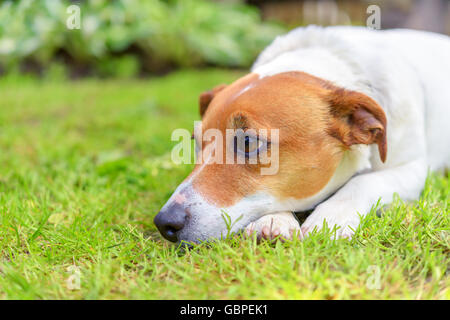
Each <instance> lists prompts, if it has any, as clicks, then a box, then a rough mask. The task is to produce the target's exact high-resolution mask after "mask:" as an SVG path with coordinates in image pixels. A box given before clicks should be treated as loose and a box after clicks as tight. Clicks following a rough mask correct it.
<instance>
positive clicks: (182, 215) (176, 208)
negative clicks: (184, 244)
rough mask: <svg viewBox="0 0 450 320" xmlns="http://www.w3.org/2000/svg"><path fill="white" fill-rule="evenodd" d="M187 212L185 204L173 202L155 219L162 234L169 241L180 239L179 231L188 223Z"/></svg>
mask: <svg viewBox="0 0 450 320" xmlns="http://www.w3.org/2000/svg"><path fill="white" fill-rule="evenodd" d="M186 218H187V214H186V211H185V209H184V208H183V206H181V205H180V204H178V203H176V202H175V203H173V204H171V205H170V206H168V207H167V208H166V209H164V210H161V211H160V212H159V213H158V214H157V215H156V217H155V219H154V220H153V222H154V223H155V225H156V227H157V228H158V230H159V232H161V234H162V236H163V237H164V238H166V239H167V240H169V241H172V242H177V241H178V231H180V230H181V229H183V227H184V225H185V224H186Z"/></svg>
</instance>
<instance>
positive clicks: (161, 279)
mask: <svg viewBox="0 0 450 320" xmlns="http://www.w3.org/2000/svg"><path fill="white" fill-rule="evenodd" d="M241 74H242V73H240V72H237V71H222V70H204V71H181V72H177V73H172V74H170V75H167V76H164V77H161V78H152V79H143V80H105V81H100V80H90V79H87V80H80V81H75V82H67V81H64V80H60V81H56V80H55V79H53V80H52V79H48V80H36V79H31V78H23V77H19V78H15V77H9V78H4V79H2V80H0V94H1V98H0V126H1V127H0V150H1V152H0V298H1V299H246V298H247V299H252V298H254V299H311V298H312V299H353V298H357V299H358V298H359V299H380V298H381V299H386V298H388V299H449V298H450V292H449V291H448V289H447V288H448V287H450V277H449V270H450V269H449V260H450V230H449V228H450V224H449V203H450V177H449V176H448V175H447V176H443V175H437V174H433V173H431V174H430V175H429V178H428V181H427V184H426V187H425V189H424V192H423V195H422V198H421V200H420V201H417V202H414V203H404V202H402V201H401V200H400V199H397V200H396V201H395V203H394V204H393V205H391V206H390V207H388V208H383V209H382V210H381V211H380V212H381V213H382V214H381V217H380V215H377V214H376V210H373V212H372V213H371V214H369V215H368V216H367V218H366V219H365V220H364V222H363V224H362V225H361V227H360V229H358V231H357V234H356V236H355V237H354V239H353V240H351V241H348V240H338V241H332V240H329V239H330V237H329V235H328V234H327V233H326V232H323V233H318V234H315V235H313V236H311V237H310V238H307V239H306V240H304V241H299V240H294V241H291V242H286V243H276V244H270V243H262V244H259V245H258V244H256V242H255V241H254V239H241V238H239V237H234V238H231V239H227V240H224V241H221V242H217V243H212V244H208V245H207V244H201V245H198V246H196V247H194V248H193V249H192V250H189V251H184V250H180V249H177V248H176V247H175V246H174V245H172V244H169V243H167V242H166V241H164V240H162V239H161V237H160V236H159V234H158V232H157V231H156V227H155V226H154V225H153V222H152V221H153V217H154V216H155V215H156V213H157V212H158V210H159V209H160V207H161V206H162V205H163V204H164V202H165V201H166V200H167V199H168V197H169V196H170V194H171V192H172V191H173V190H174V189H175V187H176V186H177V185H178V184H179V183H180V182H181V181H182V180H183V179H184V177H185V176H186V175H187V174H188V173H189V171H190V169H191V166H186V165H174V164H173V163H171V161H170V151H171V148H172V147H173V145H174V144H175V142H171V141H170V134H171V132H172V130H174V129H176V128H187V129H191V128H192V125H193V121H194V120H197V119H198V111H197V110H198V106H197V98H198V94H199V93H200V92H201V91H203V90H205V89H207V88H210V87H212V86H214V85H216V84H219V83H223V82H230V81H232V80H234V79H236V78H237V77H239V76H240V75H241Z"/></svg>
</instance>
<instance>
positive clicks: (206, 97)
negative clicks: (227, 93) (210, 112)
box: [198, 84, 227, 117]
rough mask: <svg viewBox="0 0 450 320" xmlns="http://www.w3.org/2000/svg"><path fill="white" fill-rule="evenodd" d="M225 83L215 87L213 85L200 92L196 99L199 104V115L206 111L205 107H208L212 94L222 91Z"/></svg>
mask: <svg viewBox="0 0 450 320" xmlns="http://www.w3.org/2000/svg"><path fill="white" fill-rule="evenodd" d="M226 86H227V85H226V84H221V85H218V86H216V87H214V88H213V89H211V90H209V91H206V92H203V93H202V94H200V97H199V99H198V102H199V105H200V109H199V111H200V116H202V117H203V114H204V113H205V112H206V109H208V106H209V104H210V103H211V101H212V99H213V98H214V96H215V95H216V94H217V93H218V92H219V91H222V90H223V89H224V88H225V87H226Z"/></svg>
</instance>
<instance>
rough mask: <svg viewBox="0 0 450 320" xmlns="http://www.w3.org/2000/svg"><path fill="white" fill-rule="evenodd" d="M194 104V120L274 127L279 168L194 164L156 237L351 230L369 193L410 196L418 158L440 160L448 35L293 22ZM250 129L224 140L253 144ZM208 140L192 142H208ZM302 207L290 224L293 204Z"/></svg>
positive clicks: (445, 131)
mask: <svg viewBox="0 0 450 320" xmlns="http://www.w3.org/2000/svg"><path fill="white" fill-rule="evenodd" d="M200 114H201V116H202V126H203V128H204V129H208V128H214V129H217V130H220V131H221V132H223V133H225V130H226V129H242V130H243V131H244V132H245V131H247V130H249V129H254V130H259V129H267V130H273V129H278V130H279V141H278V143H277V145H276V147H277V149H278V152H279V163H278V164H277V166H278V170H277V172H276V174H271V175H262V174H260V171H259V170H258V169H260V168H261V167H264V166H265V165H264V164H261V163H259V162H257V163H253V164H249V163H248V162H245V161H244V163H242V162H241V163H238V164H218V163H215V162H210V161H208V160H206V161H204V163H202V164H197V165H196V166H195V168H194V170H193V172H192V173H191V174H190V175H189V176H188V177H187V178H186V180H185V181H184V182H183V183H182V184H181V185H180V186H179V187H178V188H177V189H176V190H175V192H174V194H173V195H172V197H171V198H170V199H169V200H168V202H167V203H166V204H165V205H164V207H163V208H162V209H161V211H160V212H159V214H158V215H157V216H156V217H155V219H154V222H155V224H156V226H157V228H158V229H159V231H160V232H161V234H162V235H163V236H164V237H165V238H166V239H168V240H170V241H173V242H182V241H186V242H194V243H195V242H199V241H203V240H208V239H213V238H221V237H222V236H225V235H227V233H228V232H230V231H231V232H237V231H243V232H244V233H245V234H247V235H251V234H253V233H256V234H257V236H258V238H259V239H261V238H264V239H275V238H276V239H279V238H281V239H282V238H286V239H289V238H292V237H293V236H300V237H303V236H307V235H308V234H309V233H311V232H312V231H314V230H320V229H322V228H323V227H324V223H326V224H327V225H328V227H329V228H330V229H333V230H334V232H335V235H336V237H344V238H351V237H352V235H353V234H354V232H355V230H356V229H357V227H358V225H359V222H360V219H361V217H363V216H364V215H366V214H367V213H368V212H370V210H371V208H372V206H373V205H375V204H376V203H377V202H380V203H382V204H388V203H390V202H392V198H393V194H394V193H397V194H398V195H399V196H400V197H401V198H403V199H405V200H414V199H418V198H419V196H420V193H421V190H422V188H423V186H424V183H425V179H426V176H427V172H428V170H444V168H445V167H447V166H448V165H450V40H449V37H447V36H445V35H439V34H433V33H428V32H420V31H412V30H386V31H375V30H370V29H366V28H362V27H328V28H322V27H316V26H311V27H307V28H298V29H295V30H293V31H291V32H289V33H288V34H286V35H284V36H281V37H278V38H277V39H275V41H274V42H273V43H272V44H271V45H269V46H268V47H267V48H266V49H265V50H264V51H263V52H262V53H261V54H260V56H259V57H258V59H257V60H256V62H255V64H254V65H253V67H252V70H251V73H250V74H248V75H247V76H244V77H242V78H240V79H238V80H237V81H235V82H234V83H232V84H230V85H228V86H226V85H221V86H218V87H216V88H214V89H213V90H211V91H208V92H205V93H203V94H202V95H201V96H200ZM224 136H225V135H224ZM195 139H196V141H197V143H198V142H199V141H198V140H199V139H200V140H201V139H202V137H199V136H195ZM258 139H261V140H264V139H266V138H265V137H253V138H252V137H250V138H246V140H245V148H241V150H240V152H238V151H239V150H236V148H234V150H233V152H236V153H237V157H246V156H247V155H248V153H250V152H258V148H259V145H260V144H259V143H258V141H259V140H258ZM255 141H256V142H255ZM267 143H268V148H267V149H270V147H271V145H270V143H271V142H267ZM210 146H211V143H209V144H208V143H206V144H205V143H203V145H202V147H201V151H202V152H203V153H204V154H206V155H208V154H211V153H213V152H214V148H211V147H210ZM227 148H228V149H230V147H228V146H227ZM216 152H217V151H216ZM269 152H270V151H269ZM205 158H207V159H211V157H209V158H208V157H205ZM310 209H314V210H313V211H312V213H311V214H310V215H309V216H308V218H307V219H306V221H305V222H304V223H303V224H302V225H301V226H300V224H299V222H298V220H297V219H296V217H295V216H294V213H293V212H299V211H305V210H310ZM224 213H226V214H227V216H228V219H230V221H233V223H232V224H231V226H230V225H228V226H227V224H226V223H225V222H224V219H223V214H224ZM230 228H231V230H230Z"/></svg>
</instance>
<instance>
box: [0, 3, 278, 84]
mask: <svg viewBox="0 0 450 320" xmlns="http://www.w3.org/2000/svg"><path fill="white" fill-rule="evenodd" d="M71 4H72V3H71V2H69V1H68V0H44V1H33V0H20V1H5V2H3V3H2V4H1V5H0V67H1V68H2V69H3V70H6V71H10V70H17V69H18V68H19V67H20V68H21V69H22V70H23V69H25V70H27V69H29V68H28V67H29V66H30V65H31V66H34V68H35V69H38V70H40V69H45V68H46V67H47V66H48V65H49V64H51V63H52V62H53V61H55V60H62V61H63V62H64V63H65V64H66V65H67V67H69V68H70V69H71V70H72V71H75V72H76V71H77V70H78V69H90V70H94V73H97V74H100V75H104V76H110V75H113V76H116V75H119V76H120V75H126V76H131V75H135V74H136V73H138V72H142V71H143V70H144V71H150V72H152V71H159V70H165V69H167V68H169V67H193V66H200V65H207V64H208V65H218V66H227V67H247V66H249V65H250V63H251V62H252V61H253V59H254V58H255V56H256V55H257V54H258V52H259V51H260V50H262V49H263V48H264V46H266V45H267V44H268V43H269V42H270V41H271V40H272V39H273V38H274V37H275V36H276V35H277V34H280V33H282V32H283V31H284V29H283V28H282V27H281V26H278V25H275V24H269V23H264V22H262V21H261V19H260V16H259V13H258V11H257V9H255V8H253V7H249V6H247V5H243V4H229V3H216V2H210V1H206V0H195V1H194V0H172V1H163V0H113V1H106V0H88V1H84V2H79V3H77V4H78V5H79V6H80V8H81V29H68V28H67V27H66V20H67V18H68V14H67V12H66V9H67V7H68V6H69V5H71ZM117 68H118V69H120V70H119V71H117ZM142 69H143V70H142ZM116 71H117V72H116Z"/></svg>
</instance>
